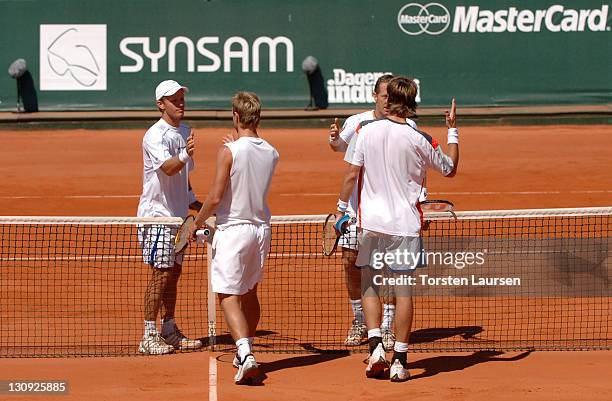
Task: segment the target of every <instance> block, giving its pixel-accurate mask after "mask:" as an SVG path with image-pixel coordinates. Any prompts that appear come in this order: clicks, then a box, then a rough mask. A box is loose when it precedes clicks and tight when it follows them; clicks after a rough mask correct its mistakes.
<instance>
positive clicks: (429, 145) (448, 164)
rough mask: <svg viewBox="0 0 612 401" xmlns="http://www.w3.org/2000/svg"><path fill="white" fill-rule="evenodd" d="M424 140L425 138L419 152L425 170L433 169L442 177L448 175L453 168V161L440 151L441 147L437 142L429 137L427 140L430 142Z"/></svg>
mask: <svg viewBox="0 0 612 401" xmlns="http://www.w3.org/2000/svg"><path fill="white" fill-rule="evenodd" d="M426 138H427V137H425V138H424V140H423V144H422V146H421V148H422V149H421V150H422V153H423V156H424V160H425V164H426V166H427V168H431V169H434V170H436V171H437V172H439V173H440V174H442V175H444V176H447V175H449V174H450V173H451V172H452V171H453V168H454V167H455V166H454V164H453V160H452V159H451V158H450V157H449V156H448V155H447V154H445V153H444V152H443V151H442V147H441V146H440V144H439V143H438V141H436V140H435V139H434V138H431V137H429V138H427V139H430V140H431V141H429V140H425V139H426Z"/></svg>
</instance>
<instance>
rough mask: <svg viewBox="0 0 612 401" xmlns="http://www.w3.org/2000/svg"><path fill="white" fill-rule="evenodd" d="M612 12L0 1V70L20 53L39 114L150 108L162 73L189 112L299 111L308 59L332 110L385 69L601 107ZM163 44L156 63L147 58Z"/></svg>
mask: <svg viewBox="0 0 612 401" xmlns="http://www.w3.org/2000/svg"><path fill="white" fill-rule="evenodd" d="M611 8H612V5H611V4H610V2H606V1H601V0H600V1H590V0H581V1H569V0H560V1H518V0H514V1H503V0H502V1H472V2H459V1H440V2H437V3H431V2H413V1H412V0H402V1H398V0H385V1H380V0H379V1H374V0H336V1H320V0H310V1H307V2H303V1H297V0H286V1H272V0H259V1H235V0H211V1H205V0H181V1H175V2H168V1H159V0H146V1H145V0H130V1H119V0H108V1H91V0H80V1H78V0H0V20H1V23H0V32H1V34H2V40H1V41H0V58H1V62H0V65H3V66H5V67H6V69H8V66H9V65H10V63H11V62H12V61H13V60H15V59H17V58H24V59H25V60H26V61H27V63H28V69H29V70H30V72H31V73H32V75H33V77H34V80H35V83H36V87H37V89H38V99H39V104H40V108H41V109H42V110H68V109H151V108H153V107H154V105H153V93H154V89H155V86H156V84H157V83H158V82H159V81H161V80H164V79H169V78H171V79H176V80H177V81H179V82H181V83H183V84H184V85H187V86H189V87H190V89H191V91H190V93H189V95H188V102H189V104H188V107H190V108H198V109H212V108H227V107H228V102H229V99H230V97H231V95H232V94H233V93H234V92H235V91H237V90H251V91H255V92H257V93H258V94H259V95H260V96H261V98H262V100H263V102H264V107H268V108H270V107H273V108H296V107H298V108H300V107H303V106H305V105H306V104H307V103H308V82H307V80H306V76H305V74H304V73H303V72H302V60H303V59H304V58H305V57H306V56H309V55H312V56H314V57H316V58H317V59H318V60H319V64H320V67H321V70H322V73H323V76H324V78H325V80H326V82H327V81H329V80H332V81H334V78H338V80H335V81H334V82H333V84H332V82H328V85H329V91H330V95H331V96H330V101H331V103H330V107H347V106H358V105H359V104H363V103H365V102H368V101H369V100H370V99H369V97H368V96H367V95H368V93H369V92H370V90H371V83H372V81H373V79H374V77H375V74H376V73H383V72H392V73H395V74H404V75H408V76H412V77H414V78H416V79H418V81H419V85H420V98H421V105H422V106H441V105H446V104H448V102H449V99H450V98H451V97H452V96H455V97H457V98H458V99H459V100H460V103H461V105H462V106H498V105H544V104H601V103H610V102H611V98H612V45H611V44H612V41H611V39H612V36H611V35H612V32H611V31H610V26H612V10H611ZM557 30H558V32H557ZM147 41H148V46H145V45H144V44H145V43H147ZM160 42H161V44H162V46H160ZM164 43H165V45H164ZM271 43H272V46H270V44H271ZM145 48H146V49H145ZM271 48H272V49H274V51H273V50H270V49H271ZM145 50H146V51H145ZM160 50H161V56H160V57H159V58H158V59H157V61H154V60H153V61H152V59H155V57H157V56H152V57H147V56H146V54H145V53H148V54H149V55H150V54H155V53H159V52H160ZM104 53H106V54H104ZM172 53H173V54H172ZM270 53H272V54H273V55H275V56H276V62H275V63H272V64H271V63H270V62H269V58H270ZM257 55H258V57H257ZM173 61H174V62H173ZM155 64H157V68H155ZM172 64H174V71H171V69H172ZM274 67H275V68H274ZM6 69H5V72H6ZM257 69H258V70H259V71H254V70H257ZM274 69H276V71H271V70H274ZM122 70H123V71H122ZM154 70H157V71H154ZM342 71H344V72H346V73H350V74H356V75H347V74H344V75H343V74H342ZM343 77H344V82H341V81H342V80H341V79H340V78H343ZM336 84H338V85H336ZM15 99H16V85H15V80H14V79H13V78H11V77H10V76H9V75H8V74H7V73H4V74H0V101H1V103H0V109H3V110H10V109H14V108H15Z"/></svg>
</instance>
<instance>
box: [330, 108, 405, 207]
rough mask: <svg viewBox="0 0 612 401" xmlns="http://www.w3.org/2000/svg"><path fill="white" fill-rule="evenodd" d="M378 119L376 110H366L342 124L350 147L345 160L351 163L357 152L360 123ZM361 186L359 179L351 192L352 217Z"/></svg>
mask: <svg viewBox="0 0 612 401" xmlns="http://www.w3.org/2000/svg"><path fill="white" fill-rule="evenodd" d="M374 119H376V117H375V116H374V110H370V111H364V112H363V113H359V114H354V115H352V116H350V117H349V118H347V119H346V121H345V122H344V125H343V126H342V131H340V138H341V139H342V140H343V141H344V142H346V143H347V144H348V148H347V149H346V152H345V153H344V161H345V162H347V163H350V162H351V161H352V160H353V155H354V154H355V144H356V142H357V136H356V135H355V133H356V132H357V129H358V128H359V125H360V124H361V123H363V122H365V121H372V120H374ZM406 123H407V124H409V125H410V126H411V127H413V128H414V129H416V128H417V125H416V123H415V122H414V121H412V120H411V119H409V118H407V119H406ZM360 187H361V182H360V180H358V181H357V182H356V183H355V188H353V192H352V193H351V197H350V198H349V201H348V208H347V209H346V211H347V213H348V214H350V215H351V216H352V217H355V216H356V215H357V207H358V205H359V188H360Z"/></svg>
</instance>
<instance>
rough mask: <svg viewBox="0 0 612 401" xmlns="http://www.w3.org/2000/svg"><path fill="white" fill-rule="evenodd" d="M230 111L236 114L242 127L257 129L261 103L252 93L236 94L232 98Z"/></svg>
mask: <svg viewBox="0 0 612 401" xmlns="http://www.w3.org/2000/svg"><path fill="white" fill-rule="evenodd" d="M232 111H235V112H236V113H238V121H239V122H240V125H241V126H242V127H257V126H258V125H259V120H260V115H261V101H260V100H259V97H257V95H256V94H255V93H253V92H237V93H236V94H235V95H234V97H232Z"/></svg>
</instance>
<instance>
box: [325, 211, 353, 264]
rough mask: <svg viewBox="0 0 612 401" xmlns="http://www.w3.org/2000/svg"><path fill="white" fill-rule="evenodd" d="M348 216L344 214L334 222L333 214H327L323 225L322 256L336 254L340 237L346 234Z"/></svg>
mask: <svg viewBox="0 0 612 401" xmlns="http://www.w3.org/2000/svg"><path fill="white" fill-rule="evenodd" d="M350 220H351V218H350V216H349V215H348V214H345V215H344V216H342V218H340V219H339V220H336V215H335V214H329V215H328V216H327V218H326V219H325V223H323V255H325V256H331V255H333V254H334V252H336V248H337V247H338V241H340V235H342V234H346V233H348V231H349V230H348V225H349V223H350Z"/></svg>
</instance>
